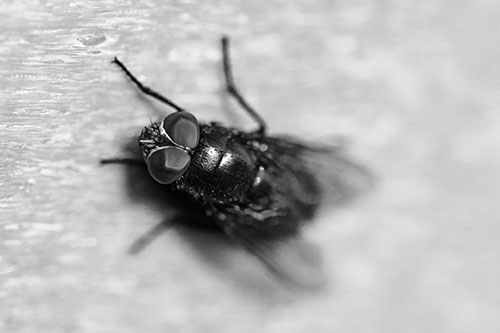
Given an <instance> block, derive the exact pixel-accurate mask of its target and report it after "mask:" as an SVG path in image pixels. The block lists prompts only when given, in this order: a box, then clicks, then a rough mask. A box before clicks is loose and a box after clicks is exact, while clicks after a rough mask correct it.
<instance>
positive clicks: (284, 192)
mask: <svg viewBox="0 0 500 333" xmlns="http://www.w3.org/2000/svg"><path fill="white" fill-rule="evenodd" d="M221 42H222V43H221V45H222V59H223V68H224V76H225V80H226V88H227V91H228V93H229V94H230V95H231V96H232V97H233V98H234V99H235V100H236V102H237V103H238V104H239V105H240V106H241V107H242V108H243V110H245V111H246V112H247V113H248V114H249V115H250V116H251V117H252V118H253V119H254V120H255V122H256V123H257V125H258V128H257V129H256V130H254V131H251V132H245V131H241V130H239V129H236V128H232V127H226V126H224V125H222V124H220V123H216V122H211V123H199V122H198V120H197V119H196V117H195V116H194V115H193V114H191V113H189V112H187V111H186V110H184V109H183V108H181V107H180V106H178V105H177V104H175V103H174V102H172V101H171V100H170V99H168V98H166V97H165V96H163V95H161V94H159V93H158V92H156V91H154V90H152V89H151V88H149V87H146V86H144V85H143V84H142V83H141V82H140V81H139V80H138V79H137V78H136V77H135V76H134V75H133V74H132V73H131V72H130V71H129V70H128V69H127V67H125V65H124V64H123V63H122V62H120V61H119V60H118V59H117V58H115V59H114V61H113V62H114V63H115V64H116V65H118V66H119V67H120V68H121V69H122V70H123V72H124V73H125V74H126V75H127V76H128V77H129V78H130V79H131V80H132V82H134V83H135V85H136V86H137V87H138V88H139V89H140V90H141V91H142V92H143V93H144V94H146V95H149V96H151V97H153V98H155V99H157V100H159V101H161V102H163V103H165V104H167V105H168V106H170V107H172V108H173V109H174V110H175V111H176V112H174V113H171V114H169V115H167V116H166V117H164V118H163V119H162V120H161V121H158V122H154V123H152V124H151V125H150V126H147V127H145V128H144V129H143V130H142V132H141V134H140V135H139V140H138V141H139V147H140V149H141V151H142V155H143V160H137V159H132V158H118V159H105V160H102V163H105V164H108V163H122V164H133V165H140V166H144V167H145V168H147V170H148V171H149V174H150V175H151V177H152V178H153V179H154V180H156V181H157V182H158V183H160V184H164V186H166V187H168V188H169V189H170V190H171V191H174V192H175V191H177V192H183V193H184V194H186V195H187V196H188V197H189V198H191V200H193V201H194V202H195V203H196V204H197V206H198V207H200V208H201V210H202V211H203V212H204V216H205V218H204V219H205V220H206V222H207V223H209V224H212V225H214V226H216V227H218V228H220V229H221V230H222V231H223V232H224V233H226V234H227V235H228V236H230V237H231V238H232V239H234V240H235V241H236V242H237V243H239V244H241V245H242V246H243V247H245V248H246V249H247V250H249V251H250V252H251V253H252V254H254V255H255V256H256V257H257V258H259V259H260V260H261V262H262V263H264V265H265V266H266V267H267V268H268V269H269V270H270V271H271V272H272V273H274V275H275V276H277V277H279V278H280V279H282V280H285V281H288V282H292V283H294V284H298V285H306V286H308V285H317V284H318V281H320V280H321V278H320V275H321V271H320V268H319V266H317V265H316V264H313V262H314V260H313V259H314V258H312V256H311V253H310V251H309V250H308V249H307V246H302V245H301V244H302V243H301V242H300V241H299V240H300V238H299V236H298V231H299V230H300V227H301V226H302V225H304V224H305V223H307V222H308V221H310V220H311V218H312V217H313V216H314V214H315V212H316V209H317V208H318V206H319V204H320V202H321V201H322V199H323V197H324V195H325V192H326V193H330V194H329V195H330V196H336V198H337V199H345V198H347V197H350V196H352V195H353V194H355V193H358V192H359V191H360V190H362V189H364V188H366V185H367V184H368V183H369V181H370V176H369V173H368V172H367V170H366V169H365V168H363V167H361V166H359V165H356V164H354V163H352V162H350V161H349V160H348V159H347V158H345V157H343V155H342V154H341V149H340V148H338V147H327V146H324V147H316V146H312V145H308V144H305V143H302V142H300V141H299V140H297V139H293V138H287V137H273V136H268V135H267V134H266V123H265V121H264V120H263V119H262V118H261V116H260V115H259V114H258V113H257V112H256V111H255V110H254V109H253V108H252V107H251V106H250V105H249V104H248V102H247V101H246V100H245V98H243V96H242V95H241V94H240V92H239V91H238V89H237V87H236V85H235V83H234V79H233V73H232V68H231V61H230V57H229V39H228V38H227V37H223V38H222V41H221ZM319 164H322V165H321V167H322V169H323V172H322V173H320V174H317V171H318V169H317V168H316V166H317V165H319ZM321 175H326V177H325V178H321V177H322V176H321ZM325 187H326V188H325Z"/></svg>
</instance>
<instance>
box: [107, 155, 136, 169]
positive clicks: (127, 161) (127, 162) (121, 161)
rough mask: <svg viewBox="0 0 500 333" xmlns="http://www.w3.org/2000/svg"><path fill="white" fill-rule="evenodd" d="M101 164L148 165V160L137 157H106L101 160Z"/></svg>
mask: <svg viewBox="0 0 500 333" xmlns="http://www.w3.org/2000/svg"><path fill="white" fill-rule="evenodd" d="M101 164H125V165H133V166H138V167H146V162H144V161H143V160H140V159H137V158H128V157H124V158H104V159H102V160H101Z"/></svg>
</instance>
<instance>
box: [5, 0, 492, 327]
mask: <svg viewBox="0 0 500 333" xmlns="http://www.w3.org/2000/svg"><path fill="white" fill-rule="evenodd" d="M264 3H265V4H266V5H265V6H264V5H263V4H264ZM302 3H303V4H302V5H296V4H292V2H291V1H265V2H261V3H260V5H257V4H256V3H255V2H249V1H230V2H228V1H225V2H222V1H221V2H210V3H209V2H203V1H144V2H141V3H140V4H139V3H138V2H135V1H128V2H119V1H118V2H115V1H92V2H89V1H74V2H69V1H52V0H47V1H36V0H35V1H4V2H2V3H1V4H0V88H1V89H0V133H1V135H0V151H1V152H2V154H3V156H2V160H1V162H0V184H1V190H0V331H2V332H256V331H259V332H306V331H308V332H336V331H338V332H384V333H387V332H454V333H455V332H499V331H500V317H499V316H498V314H499V312H500V296H499V292H498V289H499V287H498V282H499V281H500V267H499V263H500V245H499V241H498V239H499V236H500V225H499V218H500V213H499V210H498V208H497V207H496V206H497V205H495V204H497V203H498V198H499V191H498V188H499V187H500V177H498V170H499V169H500V126H499V125H500V112H499V106H500V94H499V91H500V89H499V88H500V87H499V83H500V82H499V78H500V65H499V63H500V62H499V59H500V44H499V43H498V41H499V40H498V38H499V33H500V21H499V20H498V17H499V15H500V5H499V3H498V1H493V0H489V1H488V0H479V1H452V0H437V1H436V0H433V1H430V0H424V1H415V2H410V1H406V2H403V1H390V0H386V1H368V0H366V1H365V0H361V1H355V0H347V1H329V0H322V1H320V0H318V1H307V2H306V1H304V2H302ZM306 3H307V4H306ZM222 33H227V34H229V35H230V36H231V37H232V38H233V41H234V43H233V54H234V59H235V71H236V76H237V80H238V82H239V84H240V86H241V88H242V90H243V91H244V92H245V93H246V95H247V96H248V98H249V100H250V101H252V102H253V104H254V105H255V106H256V107H257V108H258V109H259V110H261V112H262V114H263V116H264V118H266V119H267V120H268V122H269V125H270V128H271V131H272V132H273V133H294V134H296V135H298V136H300V137H302V138H308V139H310V140H313V141H318V140H325V139H328V138H333V137H334V136H335V135H343V136H346V137H347V138H348V139H349V141H351V145H350V149H351V150H352V151H353V154H354V155H355V156H357V157H358V159H359V160H361V161H364V162H366V163H367V164H368V165H370V167H371V168H372V169H373V170H374V172H375V173H376V174H377V175H378V185H377V187H376V188H375V189H374V190H373V191H372V192H371V193H369V194H368V195H367V196H365V197H363V198H362V199H361V200H359V201H357V202H356V203H354V204H351V205H349V206H346V207H341V208H338V209H333V207H325V209H323V210H322V211H321V214H320V216H319V217H318V219H317V223H316V224H315V225H314V226H312V227H311V228H310V229H307V230H306V232H305V237H306V238H307V239H308V240H309V241H310V242H312V243H316V244H317V245H318V246H319V248H320V249H321V250H322V251H323V255H324V261H325V267H326V275H327V277H328V280H329V286H328V288H326V289H325V290H322V291H320V292H316V293H303V294H291V293H289V292H287V291H285V290H283V289H282V288H280V287H279V285H277V284H276V283H275V282H274V281H273V280H271V279H269V277H268V276H267V274H266V272H265V271H264V270H263V269H262V268H261V267H260V266H259V265H258V264H257V263H256V262H255V261H254V260H253V259H252V258H251V257H249V256H248V255H247V254H246V253H245V252H243V251H239V250H236V249H234V248H233V247H232V246H231V245H230V244H228V243H227V242H225V241H224V238H222V237H218V236H216V235H211V234H206V233H202V232H195V231H189V230H183V229H172V230H171V231H169V232H167V233H165V234H163V235H162V236H161V237H160V238H159V239H157V240H156V241H155V242H154V243H153V244H151V245H150V246H149V247H147V248H146V249H145V250H144V251H143V252H141V253H140V254H139V255H136V256H131V255H129V254H127V249H128V247H129V246H130V245H131V244H132V242H133V241H134V240H136V239H137V238H138V237H139V236H140V235H141V234H144V233H145V232H146V231H147V230H148V229H149V228H151V227H152V226H153V225H155V224H156V223H157V222H158V221H160V220H161V219H162V218H164V217H165V216H168V214H169V213H170V209H168V208H164V207H161V205H158V201H153V200H152V197H153V196H154V195H152V194H151V193H150V192H148V188H150V187H149V185H150V183H148V181H147V179H145V178H144V175H141V174H139V173H134V172H132V171H130V172H127V171H126V169H125V168H123V167H120V166H106V167H100V166H99V165H98V159H99V158H101V157H110V156H117V155H120V154H124V152H123V146H124V145H126V144H127V142H128V141H129V140H130V138H132V137H134V136H135V135H136V134H137V133H138V132H139V131H140V128H141V127H142V126H143V125H145V124H147V123H148V122H149V117H152V118H156V117H159V116H160V115H162V114H164V113H165V112H166V108H165V107H163V106H161V105H159V104H157V103H156V102H150V101H148V100H147V99H145V98H143V97H141V96H140V95H139V94H138V93H136V92H135V91H134V89H133V88H132V86H131V85H130V83H129V82H127V80H126V79H125V78H124V76H123V75H122V73H120V72H119V71H118V70H117V68H115V67H113V66H111V65H110V63H109V62H110V60H111V59H112V57H113V56H115V55H118V56H119V57H121V58H122V60H123V61H124V62H126V64H128V65H129V66H130V67H131V68H132V69H133V70H134V72H136V73H138V74H140V75H139V76H140V77H141V78H142V79H144V80H145V81H147V82H148V83H149V84H150V85H151V86H153V87H155V88H157V89H158V90H159V91H162V92H164V93H165V94H168V96H170V97H171V98H173V99H174V100H175V101H177V102H178V103H179V104H181V105H182V106H184V107H185V108H187V109H189V110H191V111H192V112H194V113H195V114H196V115H197V116H198V118H200V119H202V120H220V121H224V122H225V123H231V124H235V125H240V126H243V127H245V128H251V127H252V125H253V124H252V123H251V122H250V121H249V120H248V118H247V117H246V116H245V115H244V114H242V113H241V112H239V111H238V112H235V111H237V110H238V109H237V108H234V106H233V105H231V104H230V103H228V100H227V98H226V97H225V95H224V94H222V92H221V82H222V81H221V75H220V62H219V60H220V54H219V48H218V38H219V36H220V35H221V34H222ZM133 179H136V180H137V181H132V184H131V185H127V184H128V183H130V181H131V180H133ZM148 193H149V194H148ZM153 194H154V193H153Z"/></svg>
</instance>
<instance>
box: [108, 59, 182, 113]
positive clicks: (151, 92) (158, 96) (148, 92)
mask: <svg viewBox="0 0 500 333" xmlns="http://www.w3.org/2000/svg"><path fill="white" fill-rule="evenodd" d="M112 63H114V64H117V65H118V67H120V69H121V70H122V71H123V72H125V74H127V76H128V77H129V78H130V80H132V82H134V83H135V85H136V86H137V88H139V90H140V91H142V92H143V93H144V94H146V95H149V96H151V97H153V98H156V99H157V100H159V101H161V102H163V103H165V104H167V105H168V106H170V107H172V108H174V109H175V110H176V111H178V112H181V111H184V109H183V108H181V107H180V106H178V105H177V104H175V103H174V102H172V101H171V100H170V99H168V98H166V97H165V96H163V95H162V94H160V93H158V92H156V91H154V90H153V89H151V88H149V87H147V86H145V85H143V84H142V83H141V81H139V80H138V79H137V78H136V77H135V76H134V75H133V74H132V73H131V72H130V71H129V70H128V68H127V67H125V65H124V64H123V63H122V62H121V61H120V60H118V58H117V57H115V59H114V60H113V61H112Z"/></svg>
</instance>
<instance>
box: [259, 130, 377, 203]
mask: <svg viewBox="0 0 500 333" xmlns="http://www.w3.org/2000/svg"><path fill="white" fill-rule="evenodd" d="M264 142H265V143H266V144H267V145H268V146H269V147H270V149H272V150H273V154H274V155H276V156H281V158H280V160H281V161H282V162H281V163H285V164H288V165H290V164H291V163H293V162H287V161H288V160H291V161H295V163H297V161H298V163H301V165H302V168H303V170H307V172H308V173H309V174H311V175H314V178H315V179H317V181H318V182H319V184H320V187H321V192H322V201H324V202H326V203H333V204H341V203H344V202H346V201H349V200H350V199H353V198H355V197H356V196H358V195H360V194H362V193H364V192H366V191H367V190H369V189H370V188H371V187H372V186H373V184H374V176H373V174H372V173H371V171H370V170H369V169H368V168H367V167H365V166H363V165H361V164H359V163H356V162H354V161H353V160H352V159H351V158H350V157H349V156H348V155H347V154H346V152H345V151H344V149H343V147H342V146H326V145H325V146H315V145H309V144H306V143H303V142H300V141H298V140H297V139H294V138H289V137H267V138H265V139H264ZM292 168H296V167H295V166H293V164H292Z"/></svg>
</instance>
